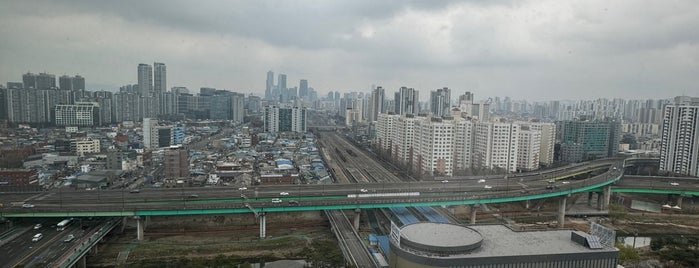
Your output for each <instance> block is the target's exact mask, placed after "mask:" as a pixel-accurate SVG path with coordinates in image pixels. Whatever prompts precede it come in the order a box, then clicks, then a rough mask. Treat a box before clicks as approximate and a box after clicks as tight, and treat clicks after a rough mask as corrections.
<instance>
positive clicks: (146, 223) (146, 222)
mask: <svg viewBox="0 0 699 268" xmlns="http://www.w3.org/2000/svg"><path fill="white" fill-rule="evenodd" d="M149 224H150V216H146V221H145V222H144V223H143V229H144V230H145V229H146V228H148V225H149Z"/></svg>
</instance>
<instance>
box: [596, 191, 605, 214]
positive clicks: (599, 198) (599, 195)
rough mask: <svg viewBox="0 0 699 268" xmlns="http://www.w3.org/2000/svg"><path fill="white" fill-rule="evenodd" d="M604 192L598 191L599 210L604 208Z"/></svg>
mask: <svg viewBox="0 0 699 268" xmlns="http://www.w3.org/2000/svg"><path fill="white" fill-rule="evenodd" d="M602 199H603V198H602V192H599V193H597V210H604V208H603V207H602V205H603V204H602Z"/></svg>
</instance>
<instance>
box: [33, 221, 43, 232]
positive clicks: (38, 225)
mask: <svg viewBox="0 0 699 268" xmlns="http://www.w3.org/2000/svg"><path fill="white" fill-rule="evenodd" d="M41 226H42V225H41V223H37V224H36V225H34V230H38V229H41Z"/></svg>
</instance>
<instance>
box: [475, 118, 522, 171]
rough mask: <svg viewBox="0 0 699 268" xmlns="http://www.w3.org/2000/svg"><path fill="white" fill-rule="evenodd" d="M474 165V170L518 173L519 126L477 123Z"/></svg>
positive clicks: (499, 123) (508, 123)
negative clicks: (494, 169) (482, 169)
mask: <svg viewBox="0 0 699 268" xmlns="http://www.w3.org/2000/svg"><path fill="white" fill-rule="evenodd" d="M474 133H475V137H474V142H473V156H472V160H471V162H472V164H473V166H474V168H487V169H493V168H501V169H504V170H507V171H509V172H516V171H517V149H518V147H519V146H518V142H519V125H518V124H514V123H510V122H506V123H503V122H478V123H476V129H475V132H474Z"/></svg>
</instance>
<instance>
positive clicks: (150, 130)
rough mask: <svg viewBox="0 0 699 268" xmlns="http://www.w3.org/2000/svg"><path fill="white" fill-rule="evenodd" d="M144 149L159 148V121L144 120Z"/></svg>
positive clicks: (153, 119) (152, 119)
mask: <svg viewBox="0 0 699 268" xmlns="http://www.w3.org/2000/svg"><path fill="white" fill-rule="evenodd" d="M143 147H145V148H148V149H153V148H158V119H155V118H143Z"/></svg>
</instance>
